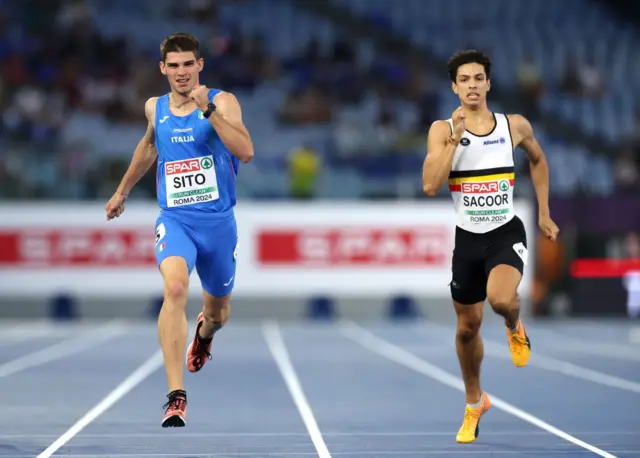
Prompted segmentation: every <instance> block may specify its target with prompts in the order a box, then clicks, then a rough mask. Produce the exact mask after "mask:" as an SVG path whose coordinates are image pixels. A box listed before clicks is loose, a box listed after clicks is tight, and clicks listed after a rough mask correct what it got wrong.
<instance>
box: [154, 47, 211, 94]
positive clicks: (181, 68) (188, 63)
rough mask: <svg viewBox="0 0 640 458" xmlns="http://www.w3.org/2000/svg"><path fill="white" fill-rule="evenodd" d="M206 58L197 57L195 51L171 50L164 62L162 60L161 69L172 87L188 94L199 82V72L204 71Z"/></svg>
mask: <svg viewBox="0 0 640 458" xmlns="http://www.w3.org/2000/svg"><path fill="white" fill-rule="evenodd" d="M203 65H204V60H203V59H202V58H200V59H196V56H195V55H194V54H193V52H191V51H189V52H169V53H167V58H166V59H165V61H164V62H160V71H161V72H162V74H163V75H166V76H167V79H168V80H169V85H170V86H171V89H172V90H174V91H176V92H178V93H180V94H188V93H189V91H190V90H191V89H193V86H195V85H196V84H198V73H200V72H201V71H202V67H203Z"/></svg>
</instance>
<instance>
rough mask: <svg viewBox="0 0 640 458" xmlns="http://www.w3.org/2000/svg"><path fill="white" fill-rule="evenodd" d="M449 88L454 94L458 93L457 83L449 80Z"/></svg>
mask: <svg viewBox="0 0 640 458" xmlns="http://www.w3.org/2000/svg"><path fill="white" fill-rule="evenodd" d="M451 90H452V91H453V93H454V94H456V95H457V94H458V85H457V84H456V83H454V82H453V81H452V82H451Z"/></svg>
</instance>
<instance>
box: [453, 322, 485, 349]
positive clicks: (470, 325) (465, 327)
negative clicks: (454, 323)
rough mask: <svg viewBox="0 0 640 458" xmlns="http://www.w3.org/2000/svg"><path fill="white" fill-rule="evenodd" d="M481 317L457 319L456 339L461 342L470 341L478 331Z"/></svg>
mask: <svg viewBox="0 0 640 458" xmlns="http://www.w3.org/2000/svg"><path fill="white" fill-rule="evenodd" d="M481 324H482V320H481V319H477V320H458V329H457V330H456V339H458V340H459V341H460V342H462V343H463V344H466V343H469V342H471V341H472V340H473V339H475V337H476V336H477V335H478V333H479V332H480V326H481Z"/></svg>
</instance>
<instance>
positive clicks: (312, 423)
mask: <svg viewBox="0 0 640 458" xmlns="http://www.w3.org/2000/svg"><path fill="white" fill-rule="evenodd" d="M262 330H263V333H264V338H265V340H266V342H267V345H268V347H269V350H270V351H271V355H272V356H273V359H274V360H275V362H276V365H277V366H278V369H279V370H280V373H281V374H282V378H283V379H284V381H285V383H286V385H287V388H288V389H289V394H291V397H292V398H293V402H294V403H295V405H296V407H297V408H298V412H299V413H300V416H301V417H302V421H303V422H304V425H305V426H306V428H307V431H308V432H309V436H311V440H312V441H313V445H314V446H315V447H316V451H317V452H318V456H319V457H320V458H331V454H330V453H329V450H328V449H327V445H326V444H325V442H324V439H323V438H322V433H321V432H320V428H319V427H318V423H317V422H316V419H315V416H314V415H313V411H312V410H311V406H310V405H309V401H307V397H306V396H305V394H304V391H303V390H302V384H301V383H300V380H299V378H298V375H297V374H296V371H295V369H294V368H293V364H292V363H291V358H290V356H289V352H288V351H287V347H286V345H285V343H284V340H283V338H282V333H281V332H280V327H279V326H278V324H277V323H275V322H267V323H264V325H263V327H262Z"/></svg>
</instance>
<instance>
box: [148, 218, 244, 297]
mask: <svg viewBox="0 0 640 458" xmlns="http://www.w3.org/2000/svg"><path fill="white" fill-rule="evenodd" d="M237 248H238V228H237V226H236V219H235V216H234V214H233V212H230V213H229V215H228V216H226V215H225V217H222V218H221V217H220V216H217V217H216V218H215V219H214V218H206V217H205V218H202V217H193V218H189V217H185V213H182V212H181V213H180V215H179V216H178V215H176V216H174V215H172V214H171V213H169V212H163V213H161V214H160V216H159V217H158V219H157V220H156V262H157V265H158V267H160V264H161V263H162V261H164V259H166V258H168V257H169V256H179V257H181V258H184V260H185V261H186V262H187V266H188V268H189V275H191V272H193V268H194V267H195V269H196V272H197V273H198V277H200V281H201V283H202V287H203V288H204V290H205V291H206V292H207V293H209V294H210V295H212V296H214V297H223V296H226V295H228V294H230V293H231V291H232V290H233V285H234V280H235V276H236V257H237Z"/></svg>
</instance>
